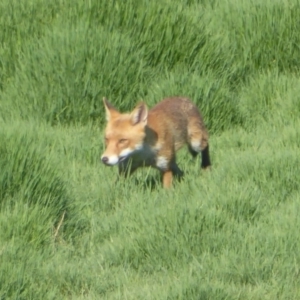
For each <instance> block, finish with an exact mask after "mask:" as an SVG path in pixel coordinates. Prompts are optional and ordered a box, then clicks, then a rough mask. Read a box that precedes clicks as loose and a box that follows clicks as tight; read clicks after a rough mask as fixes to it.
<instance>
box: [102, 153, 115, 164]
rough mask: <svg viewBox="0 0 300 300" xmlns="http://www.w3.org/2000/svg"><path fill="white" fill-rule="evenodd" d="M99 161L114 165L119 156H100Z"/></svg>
mask: <svg viewBox="0 0 300 300" xmlns="http://www.w3.org/2000/svg"><path fill="white" fill-rule="evenodd" d="M101 161H102V162H103V163H104V164H105V165H108V166H114V165H116V164H117V163H118V162H119V158H118V156H117V155H112V156H102V157H101Z"/></svg>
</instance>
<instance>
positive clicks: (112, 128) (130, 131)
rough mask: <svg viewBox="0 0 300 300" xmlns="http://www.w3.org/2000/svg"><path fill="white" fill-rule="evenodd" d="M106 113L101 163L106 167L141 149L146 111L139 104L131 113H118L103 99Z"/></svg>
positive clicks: (145, 123) (141, 104)
mask: <svg viewBox="0 0 300 300" xmlns="http://www.w3.org/2000/svg"><path fill="white" fill-rule="evenodd" d="M103 103H104V107H105V111H106V121H107V124H106V128H105V151H104V153H103V155H102V156H101V161H102V162H103V163H104V164H105V165H108V166H113V165H116V164H118V163H120V162H122V161H124V160H125V159H126V158H128V157H130V156H131V155H132V154H133V153H134V152H136V151H138V150H141V149H142V148H143V143H144V138H145V135H146V133H145V127H146V125H147V117H148V109H147V106H146V104H145V103H143V102H141V103H139V104H138V105H137V106H136V107H135V108H134V110H133V111H132V112H131V113H125V114H122V113H120V112H119V111H118V110H117V109H116V108H114V107H113V106H112V105H111V104H110V103H109V102H108V101H107V99H106V98H103Z"/></svg>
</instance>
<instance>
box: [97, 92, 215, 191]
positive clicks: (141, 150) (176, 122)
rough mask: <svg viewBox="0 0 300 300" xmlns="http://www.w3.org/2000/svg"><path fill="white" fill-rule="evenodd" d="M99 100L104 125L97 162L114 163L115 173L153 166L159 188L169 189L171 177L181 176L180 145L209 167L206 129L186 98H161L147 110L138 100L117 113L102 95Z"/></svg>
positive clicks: (110, 164)
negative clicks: (104, 120) (101, 99)
mask: <svg viewBox="0 0 300 300" xmlns="http://www.w3.org/2000/svg"><path fill="white" fill-rule="evenodd" d="M103 103H104V107H105V114H106V127H105V130H104V139H105V141H104V142H105V150H104V153H103V154H102V156H101V161H102V163H103V164H105V165H106V166H115V165H117V166H118V169H119V175H125V177H126V176H128V175H131V174H132V173H133V172H134V171H135V170H136V169H138V168H139V167H143V166H146V167H147V166H148V167H154V168H156V169H158V170H159V171H160V172H161V174H162V185H163V188H170V187H171V186H172V182H173V177H174V176H175V177H176V176H177V177H179V178H181V177H182V176H183V171H182V170H180V169H179V167H178V165H177V163H176V152H177V151H178V150H179V149H180V148H182V147H183V146H184V145H187V146H188V150H189V152H190V153H191V154H192V156H193V157H196V156H197V155H198V154H201V167H202V168H203V169H210V167H211V162H210V154H209V143H208V137H209V136H208V131H207V129H206V126H205V124H204V121H203V118H202V115H201V113H200V111H199V110H198V108H197V107H196V105H195V104H194V103H193V102H192V101H191V100H190V99H189V98H185V97H169V98H165V99H163V100H162V101H161V102H159V103H158V104H156V105H155V106H154V107H153V108H152V109H150V110H148V107H147V105H146V103H145V102H143V101H142V102H139V103H138V104H137V105H136V107H135V108H134V109H133V110H132V111H131V112H129V113H121V112H119V110H117V109H116V108H115V107H114V106H113V105H112V104H111V103H110V102H109V101H108V100H107V99H106V98H105V97H104V98H103Z"/></svg>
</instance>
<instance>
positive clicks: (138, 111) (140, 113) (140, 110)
mask: <svg viewBox="0 0 300 300" xmlns="http://www.w3.org/2000/svg"><path fill="white" fill-rule="evenodd" d="M130 117H131V122H132V124H133V125H136V124H141V125H144V126H145V125H146V124H147V118H148V108H147V105H146V104H145V103H144V102H141V103H139V104H138V105H137V106H136V107H135V109H134V110H133V111H132V113H131V115H130Z"/></svg>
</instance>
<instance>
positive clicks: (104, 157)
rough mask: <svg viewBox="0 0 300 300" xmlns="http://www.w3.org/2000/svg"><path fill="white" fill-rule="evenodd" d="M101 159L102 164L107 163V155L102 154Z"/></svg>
mask: <svg viewBox="0 0 300 300" xmlns="http://www.w3.org/2000/svg"><path fill="white" fill-rule="evenodd" d="M101 161H102V162H103V163H104V164H107V163H108V157H107V156H103V157H102V158H101Z"/></svg>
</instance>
